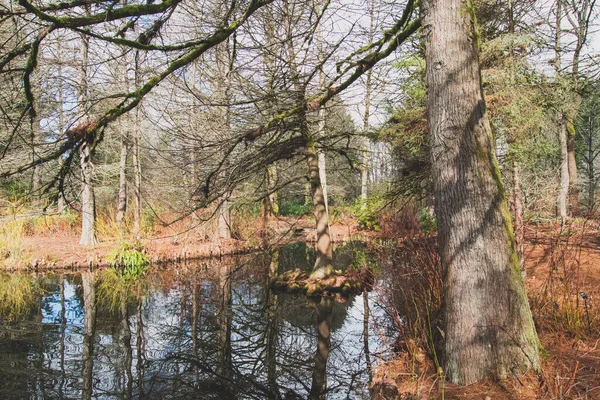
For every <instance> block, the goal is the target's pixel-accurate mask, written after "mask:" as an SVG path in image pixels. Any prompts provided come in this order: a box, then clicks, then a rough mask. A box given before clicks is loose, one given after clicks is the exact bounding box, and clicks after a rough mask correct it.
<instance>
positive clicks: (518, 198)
mask: <svg viewBox="0 0 600 400" xmlns="http://www.w3.org/2000/svg"><path fill="white" fill-rule="evenodd" d="M513 194H514V197H513V205H514V208H515V210H514V211H515V245H516V246H517V256H518V257H519V265H520V266H521V273H522V275H523V280H525V278H526V276H527V271H526V270H525V225H524V223H523V196H522V193H521V168H519V164H518V163H517V162H516V161H515V163H514V165H513Z"/></svg>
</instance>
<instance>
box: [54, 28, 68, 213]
mask: <svg viewBox="0 0 600 400" xmlns="http://www.w3.org/2000/svg"><path fill="white" fill-rule="evenodd" d="M56 54H57V58H58V65H57V67H56V68H57V76H58V89H57V90H58V131H59V132H61V133H62V132H64V131H65V111H64V97H63V85H62V79H63V73H62V45H61V41H60V40H59V41H58V42H57V45H56ZM62 165H63V160H62V157H59V159H58V166H59V170H60V169H61V168H62ZM65 208H66V205H65V194H64V188H62V187H60V188H59V193H58V200H57V204H56V211H57V212H58V213H59V214H62V213H63V211H64V210H65Z"/></svg>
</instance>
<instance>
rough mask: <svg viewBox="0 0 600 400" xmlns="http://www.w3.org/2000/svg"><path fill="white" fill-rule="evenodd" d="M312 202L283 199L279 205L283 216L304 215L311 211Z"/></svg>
mask: <svg viewBox="0 0 600 400" xmlns="http://www.w3.org/2000/svg"><path fill="white" fill-rule="evenodd" d="M311 208H312V204H304V203H300V202H298V201H296V200H290V201H283V202H281V204H280V206H279V213H280V215H282V216H290V217H302V216H304V215H306V214H308V213H309V212H310V210H311Z"/></svg>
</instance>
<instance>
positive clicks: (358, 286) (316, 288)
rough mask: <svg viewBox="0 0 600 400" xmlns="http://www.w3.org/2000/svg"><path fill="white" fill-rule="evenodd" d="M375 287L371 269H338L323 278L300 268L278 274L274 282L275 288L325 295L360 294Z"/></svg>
mask: <svg viewBox="0 0 600 400" xmlns="http://www.w3.org/2000/svg"><path fill="white" fill-rule="evenodd" d="M372 287H373V273H372V271H370V270H362V271H355V270H352V271H347V272H346V273H343V272H342V271H339V270H336V271H334V273H333V274H332V275H330V276H328V277H325V278H322V279H316V278H310V276H309V275H308V274H306V273H304V272H302V271H300V270H299V269H298V268H296V269H295V270H293V271H287V272H285V273H283V274H281V275H278V276H277V277H276V278H275V279H274V280H273V281H272V282H271V288H272V289H274V290H279V291H284V292H290V293H302V294H305V295H307V296H324V295H328V294H332V293H341V294H344V295H350V294H360V293H362V291H363V290H364V289H365V288H366V289H367V290H370V289H372Z"/></svg>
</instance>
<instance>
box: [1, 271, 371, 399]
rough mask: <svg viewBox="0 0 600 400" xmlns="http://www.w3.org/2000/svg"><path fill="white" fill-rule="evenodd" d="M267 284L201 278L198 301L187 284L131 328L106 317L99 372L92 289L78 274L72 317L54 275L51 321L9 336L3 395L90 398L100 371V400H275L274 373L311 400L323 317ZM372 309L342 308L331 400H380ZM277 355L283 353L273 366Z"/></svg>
mask: <svg viewBox="0 0 600 400" xmlns="http://www.w3.org/2000/svg"><path fill="white" fill-rule="evenodd" d="M213 278H214V277H213ZM264 278H265V277H264V276H262V275H260V274H255V273H254V274H252V275H251V274H246V275H243V274H240V276H237V274H236V276H235V277H234V278H233V279H232V281H231V287H229V286H227V284H224V283H223V282H222V281H221V282H219V280H218V278H217V279H216V280H215V279H212V280H211V281H209V280H200V279H199V280H198V281H197V285H196V290H197V294H196V295H195V296H194V295H193V293H192V285H191V284H190V281H191V280H192V279H193V277H192V278H189V279H184V280H182V281H181V282H178V283H175V284H173V285H171V287H170V288H168V289H165V288H157V289H152V290H151V291H150V294H149V295H147V296H146V297H145V298H144V299H143V302H142V303H141V309H139V311H140V313H138V306H139V303H136V301H133V302H130V304H128V306H127V315H126V319H124V318H123V317H124V316H123V315H121V312H120V311H119V310H117V311H113V312H108V311H107V310H103V309H102V307H100V306H98V311H97V319H96V330H95V332H93V333H94V335H93V354H94V357H93V359H90V360H87V361H85V362H87V364H85V363H84V360H83V353H84V340H85V333H86V332H85V327H84V304H83V303H84V302H83V294H82V291H83V289H82V288H81V284H80V282H81V278H80V277H79V276H75V275H70V276H66V277H65V279H64V280H63V282H64V308H65V313H64V316H63V313H62V305H61V296H60V282H61V281H60V280H59V278H58V277H57V276H54V275H50V276H48V277H46V278H43V279H42V282H41V283H42V287H43V290H44V296H43V297H42V301H41V306H42V307H41V311H40V312H39V314H38V315H35V314H34V315H28V316H25V317H23V319H22V320H21V321H18V322H16V323H11V324H4V325H2V327H0V395H2V396H3V397H4V398H82V397H86V395H85V393H83V386H84V377H83V372H82V371H83V370H84V366H85V365H88V366H89V365H92V364H91V363H93V369H92V371H93V374H92V383H93V385H92V386H93V394H92V397H94V398H107V399H109V398H128V397H132V398H190V397H192V398H193V397H194V396H195V397H196V398H198V396H203V398H215V399H216V398H219V399H221V398H223V399H225V398H230V397H228V396H237V398H244V399H245V398H248V399H254V398H256V399H260V398H268V397H269V396H268V393H269V391H270V390H271V391H272V390H273V389H272V388H271V384H272V381H269V376H270V375H269V374H270V373H273V372H275V375H274V377H275V381H276V383H277V386H278V388H277V390H278V391H279V393H280V394H281V396H282V397H285V395H286V393H288V394H289V393H296V395H297V396H299V397H298V398H306V395H307V392H308V391H309V390H310V385H311V382H312V365H313V358H314V355H315V351H316V346H317V339H316V332H315V327H314V322H315V321H316V320H315V318H316V317H315V315H314V312H315V311H314V306H313V305H310V304H309V302H308V301H307V300H306V299H305V298H304V297H294V296H289V295H279V296H277V300H276V301H275V300H273V299H274V298H273V297H271V299H272V300H271V301H272V303H271V304H270V306H271V308H269V307H268V305H267V302H266V301H267V300H266V297H267V291H266V290H265V282H266V279H264ZM229 289H230V293H231V311H230V312H228V311H227V309H225V310H223V308H222V307H221V304H222V298H221V297H220V296H223V295H224V294H225V293H229V292H228V290H229ZM271 296H272V294H271ZM376 297H377V295H376V294H375V293H371V294H370V299H369V302H370V305H371V309H372V312H374V313H375V314H379V316H381V315H382V312H381V310H379V311H377V310H378V308H377V307H376V306H374V303H375V299H376ZM194 298H196V301H197V303H196V304H197V307H196V309H197V315H196V316H194V312H193V310H194V307H193V304H192V303H193V299H194ZM363 307H364V303H363V297H362V296H357V297H355V298H353V299H351V300H348V301H347V302H346V303H345V304H337V305H335V306H334V311H333V313H334V314H333V317H332V326H331V327H332V332H331V349H330V354H329V359H328V363H327V375H328V378H327V379H328V390H329V392H328V394H327V398H330V399H337V398H352V399H361V398H365V399H366V398H368V397H369V395H368V376H367V373H366V361H365V349H364V343H363V323H364V320H363ZM269 310H271V311H269ZM273 310H275V311H273ZM140 318H141V321H142V324H141V326H140V323H139V320H140ZM125 322H127V323H125ZM194 322H195V323H196V325H195V329H194V324H193V323H194ZM127 325H128V326H129V332H130V340H129V341H127V340H126V337H127V332H126V329H125V328H124V327H125V326H127ZM378 331H379V329H374V327H373V326H371V328H370V332H369V337H370V340H369V342H370V345H369V346H370V351H371V352H377V351H380V350H382V341H381V340H380V337H379V335H378ZM15 332H16V333H15ZM227 332H229V335H227ZM269 332H275V334H274V335H271V336H269ZM193 333H195V335H196V336H195V337H194V335H193ZM273 338H275V339H273ZM269 346H274V347H271V348H274V349H275V350H274V358H273V359H272V360H269V359H268V356H267V354H268V348H269ZM223 360H226V361H223ZM227 360H229V361H227ZM372 360H373V357H372ZM270 361H272V363H271V364H269V362H270ZM63 371H64V373H63ZM223 371H225V372H223Z"/></svg>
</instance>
